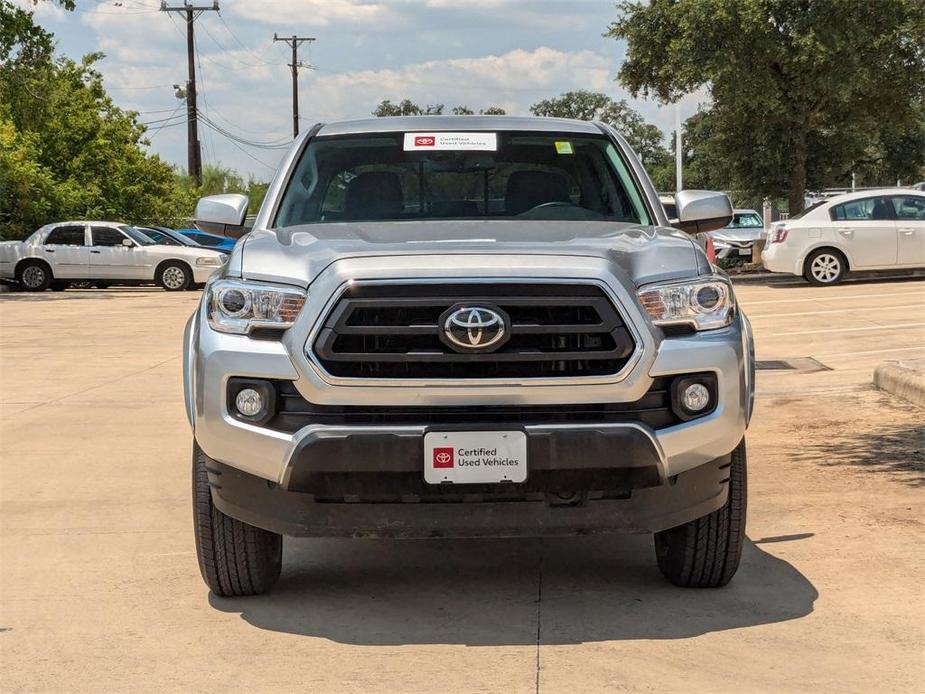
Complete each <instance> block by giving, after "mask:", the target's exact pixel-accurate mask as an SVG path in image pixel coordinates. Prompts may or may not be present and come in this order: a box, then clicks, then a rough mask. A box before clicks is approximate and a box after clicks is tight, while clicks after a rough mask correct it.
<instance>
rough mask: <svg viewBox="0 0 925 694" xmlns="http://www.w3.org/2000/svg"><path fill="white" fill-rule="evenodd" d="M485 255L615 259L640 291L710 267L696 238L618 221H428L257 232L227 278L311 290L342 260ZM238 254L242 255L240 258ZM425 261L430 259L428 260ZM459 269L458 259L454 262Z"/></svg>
mask: <svg viewBox="0 0 925 694" xmlns="http://www.w3.org/2000/svg"><path fill="white" fill-rule="evenodd" d="M474 254H478V255H483V254H510V255H559V256H561V255H566V256H573V257H574V256H588V257H593V258H603V259H606V260H610V261H611V262H612V266H613V269H614V272H615V274H618V275H622V277H623V279H624V281H628V282H629V283H632V284H635V285H636V286H639V285H641V284H646V283H649V282H654V281H660V280H670V279H680V278H683V277H690V276H693V275H697V274H700V273H703V272H706V271H707V270H708V269H709V266H708V264H707V261H706V258H705V256H704V255H703V253H702V252H701V251H700V250H699V249H698V248H697V247H696V245H695V244H694V243H693V242H692V240H691V239H690V237H689V236H688V235H687V234H685V233H684V232H682V231H678V230H677V229H672V228H670V227H667V228H666V227H652V226H641V225H638V224H626V223H618V222H572V221H568V222H563V221H536V220H530V221H524V220H486V221H479V220H427V221H408V222H356V223H346V222H339V223H332V224H310V225H302V226H295V227H288V228H286V229H277V230H274V231H268V230H255V231H252V232H251V233H250V234H249V235H248V236H247V238H246V240H245V242H244V244H243V245H242V244H239V245H238V248H236V249H235V254H234V256H232V259H231V264H230V267H229V274H240V276H242V277H244V278H245V279H255V280H266V281H280V282H287V283H293V284H299V285H303V286H308V285H309V284H311V282H312V280H314V279H315V277H317V276H318V274H319V273H320V272H322V271H323V270H324V269H325V268H326V267H327V266H328V265H330V264H331V263H333V262H335V261H337V260H340V259H343V258H360V257H374V256H395V255H400V256H405V257H407V256H409V255H420V256H422V258H421V262H422V263H426V264H427V266H428V267H433V264H434V262H435V261H434V256H437V257H439V258H440V259H441V260H438V261H437V262H446V258H447V257H449V256H457V255H474ZM235 256H237V257H235ZM423 256H429V258H428V259H426V260H425V258H424V257H423ZM453 265H454V267H457V268H458V267H459V260H456V261H454V262H453Z"/></svg>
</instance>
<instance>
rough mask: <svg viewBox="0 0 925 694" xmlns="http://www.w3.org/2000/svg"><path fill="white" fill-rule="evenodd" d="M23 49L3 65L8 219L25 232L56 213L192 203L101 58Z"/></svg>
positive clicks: (11, 230)
mask: <svg viewBox="0 0 925 694" xmlns="http://www.w3.org/2000/svg"><path fill="white" fill-rule="evenodd" d="M101 57H102V56H101V55H100V54H92V55H89V56H86V57H85V58H84V59H83V60H82V61H81V62H79V63H78V62H74V61H72V60H69V59H67V58H60V59H52V57H51V55H50V54H48V53H43V52H40V51H39V52H37V51H32V50H19V51H17V52H16V53H15V55H13V57H11V58H10V60H8V61H7V62H6V63H5V64H4V69H3V70H2V71H0V138H2V142H3V147H2V149H0V227H2V233H3V235H4V237H7V238H9V237H20V236H22V235H24V234H27V233H29V232H31V231H33V230H34V229H35V228H37V227H38V226H41V225H42V224H45V223H47V222H48V221H53V220H56V219H67V218H87V217H91V218H92V217H96V218H108V219H117V220H119V219H121V220H126V221H162V220H168V219H170V218H173V217H176V216H179V215H182V214H184V213H188V211H189V210H190V209H191V207H192V199H191V196H190V195H188V194H187V193H186V192H184V191H183V190H182V189H181V187H180V186H178V185H177V182H176V180H175V177H174V171H173V168H172V167H171V166H170V165H169V164H167V163H166V162H164V161H162V160H161V159H160V158H159V157H157V156H152V155H149V154H147V153H146V152H145V150H144V147H143V146H144V144H146V141H145V140H144V133H145V127H144V126H143V125H141V124H140V123H139V122H138V119H137V114H136V113H134V112H132V111H124V110H122V109H120V108H118V107H117V106H116V105H115V104H114V103H113V102H112V100H111V99H110V98H109V96H108V95H107V94H106V92H105V90H104V88H103V83H102V78H101V76H100V74H99V72H97V71H96V70H95V68H94V65H95V63H96V62H97V61H98V60H99V59H100V58H101Z"/></svg>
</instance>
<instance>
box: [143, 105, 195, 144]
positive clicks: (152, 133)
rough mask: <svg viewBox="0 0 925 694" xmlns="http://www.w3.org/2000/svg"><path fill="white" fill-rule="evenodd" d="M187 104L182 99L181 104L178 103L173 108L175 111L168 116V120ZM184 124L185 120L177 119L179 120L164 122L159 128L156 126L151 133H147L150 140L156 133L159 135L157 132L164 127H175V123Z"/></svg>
mask: <svg viewBox="0 0 925 694" xmlns="http://www.w3.org/2000/svg"><path fill="white" fill-rule="evenodd" d="M185 105H186V104H184V103H183V102H182V101H181V102H180V103H179V104H177V107H176V108H175V109H174V110H173V113H172V114H170V116H168V118H167V120H170V118H173V117H174V116H175V115H176V114H177V111H179V110H180V109H181V108H183V107H184V106H185ZM182 124H183V121H177V122H175V123H164V124H163V125H161V126H158V127H157V128H155V129H154V130H153V131H151V132H150V133H146V135H147V136H148V140H150V139H151V138H152V137H154V136H155V135H157V134H158V133H159V132H160V131H161V130H163V129H164V128H172V127H174V126H175V125H182Z"/></svg>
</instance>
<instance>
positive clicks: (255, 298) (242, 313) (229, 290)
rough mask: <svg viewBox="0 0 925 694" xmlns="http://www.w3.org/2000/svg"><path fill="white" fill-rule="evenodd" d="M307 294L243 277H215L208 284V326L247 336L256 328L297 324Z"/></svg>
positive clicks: (292, 288) (282, 328)
mask: <svg viewBox="0 0 925 694" xmlns="http://www.w3.org/2000/svg"><path fill="white" fill-rule="evenodd" d="M306 296H307V295H306V293H305V291H304V290H302V289H298V288H296V287H285V286H281V285H274V284H264V283H261V282H245V281H242V280H231V279H224V280H216V281H214V282H212V283H211V284H209V286H208V312H209V325H210V326H211V327H212V329H213V330H218V331H219V332H223V333H235V334H238V335H245V334H247V333H249V332H250V331H251V330H253V329H254V328H270V329H275V330H285V329H287V328H289V327H291V326H292V324H293V323H295V320H296V318H298V316H299V311H301V310H302V307H303V306H304V305H305V299H306Z"/></svg>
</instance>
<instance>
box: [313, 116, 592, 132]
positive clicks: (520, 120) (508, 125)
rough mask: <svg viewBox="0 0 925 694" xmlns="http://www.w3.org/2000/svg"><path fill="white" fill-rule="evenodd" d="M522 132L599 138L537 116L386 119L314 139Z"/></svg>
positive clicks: (587, 126)
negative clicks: (343, 136)
mask: <svg viewBox="0 0 925 694" xmlns="http://www.w3.org/2000/svg"><path fill="white" fill-rule="evenodd" d="M440 130H446V131H463V132H466V131H468V132H472V131H476V130H498V131H504V130H506V131H510V130H524V131H532V132H549V131H552V132H567V133H577V134H585V135H600V134H601V130H600V128H599V127H598V126H597V124H595V123H591V122H589V121H582V120H573V119H571V118H540V117H537V116H532V117H531V116H387V117H385V118H362V119H360V120H346V121H338V122H335V123H325V124H323V125H322V126H321V130H319V131H318V136H319V137H323V136H330V135H358V134H362V133H394V132H407V131H412V132H413V131H425V132H434V131H440Z"/></svg>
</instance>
